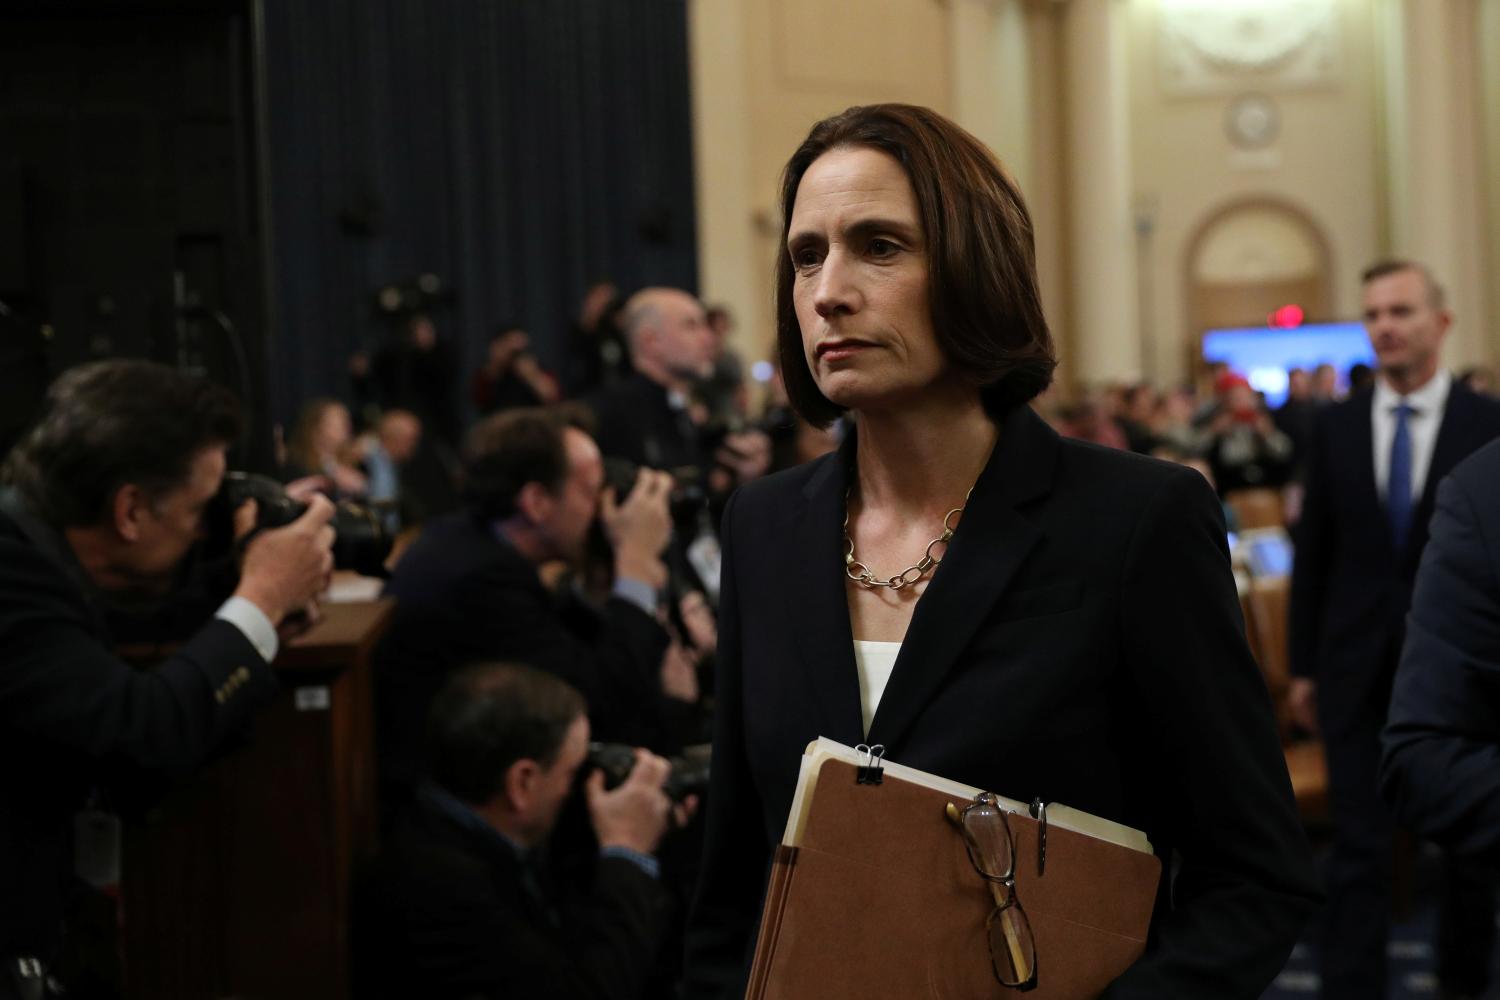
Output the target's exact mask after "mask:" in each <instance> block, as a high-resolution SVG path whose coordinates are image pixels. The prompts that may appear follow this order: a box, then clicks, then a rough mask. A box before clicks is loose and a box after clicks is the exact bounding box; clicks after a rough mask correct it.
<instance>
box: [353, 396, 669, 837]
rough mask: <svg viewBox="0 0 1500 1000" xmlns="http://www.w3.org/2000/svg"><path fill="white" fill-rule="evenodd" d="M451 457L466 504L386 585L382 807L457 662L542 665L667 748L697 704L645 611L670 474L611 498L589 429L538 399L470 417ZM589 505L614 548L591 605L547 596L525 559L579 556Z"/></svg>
mask: <svg viewBox="0 0 1500 1000" xmlns="http://www.w3.org/2000/svg"><path fill="white" fill-rule="evenodd" d="M464 469H465V484H464V493H465V498H466V501H467V509H465V510H462V511H459V512H456V513H453V514H449V515H446V516H444V517H440V518H436V519H434V520H432V521H430V522H429V523H428V524H427V525H426V526H425V527H424V528H423V531H422V535H421V537H419V538H418V539H417V540H416V541H415V542H414V543H413V544H412V546H411V547H410V548H409V549H408V550H407V551H406V553H405V554H404V555H403V556H402V558H401V560H400V561H399V562H398V563H397V564H396V566H395V569H394V571H393V573H392V575H391V578H390V581H389V582H388V584H387V587H386V593H388V594H391V595H394V596H395V597H396V598H397V599H398V603H397V607H396V613H395V618H394V620H393V621H392V624H391V628H390V630H389V631H388V632H387V633H386V635H385V637H384V639H383V640H382V641H381V644H380V647H379V649H378V650H377V653H376V661H375V662H376V685H375V697H376V710H377V727H378V728H377V749H378V751H379V754H380V776H381V785H382V788H381V806H382V808H383V809H385V810H387V818H390V816H391V815H392V814H393V813H394V811H396V810H398V809H399V808H400V806H401V804H402V803H403V802H404V801H405V800H406V799H408V798H409V797H410V795H411V792H412V790H413V788H414V787H415V785H416V783H417V781H418V780H419V778H420V777H421V764H420V755H419V753H418V747H419V745H420V736H421V732H422V726H423V720H424V718H425V716H426V712H427V707H428V706H429V705H430V704H431V703H432V699H433V697H434V696H435V695H436V693H437V691H438V689H439V688H440V687H441V686H442V684H443V682H444V681H445V680H446V679H447V677H448V675H449V674H450V673H452V672H453V671H454V670H455V669H457V668H459V667H463V666H465V665H467V664H470V663H476V662H484V661H491V660H506V661H510V662H515V663H524V664H527V665H529V666H533V667H537V668H539V669H542V670H545V671H547V672H548V673H551V674H554V675H556V676H557V677H560V678H562V679H563V680H565V681H567V682H568V683H570V684H572V685H573V686H574V687H576V688H577V689H578V690H579V691H580V692H581V693H582V694H583V696H584V698H585V699H586V700H587V702H588V705H589V721H590V723H591V724H592V726H593V728H594V731H595V732H596V733H597V734H598V735H599V738H601V739H605V740H612V741H618V742H622V743H629V744H631V745H633V746H646V747H650V748H651V749H653V750H656V751H658V752H671V751H674V750H675V749H676V748H677V744H678V743H680V742H682V741H681V740H680V739H678V738H677V736H676V733H677V732H678V725H677V723H678V721H679V720H680V719H682V718H684V717H690V716H691V713H693V712H695V711H696V709H695V708H694V707H693V706H694V703H696V702H697V700H698V688H697V677H696V674H695V673H694V670H693V667H692V665H691V663H685V662H684V658H683V657H682V656H681V655H673V646H672V643H671V637H670V636H669V634H668V632H667V630H666V629H665V628H663V626H662V625H661V623H660V621H659V620H658V615H659V612H660V610H661V609H660V602H659V597H658V594H659V592H660V590H661V588H662V587H663V586H664V585H665V583H666V577H667V573H666V567H665V566H664V565H663V563H662V561H661V553H662V551H663V549H665V548H666V546H667V543H668V541H669V539H670V537H671V531H672V525H671V520H670V517H669V515H668V510H667V496H668V493H669V491H670V489H671V480H670V478H669V477H668V476H666V475H665V474H663V473H659V472H652V471H650V470H644V471H642V472H640V473H639V474H638V476H637V478H636V482H635V484H634V487H633V488H632V489H631V490H630V492H629V494H628V495H627V496H624V497H623V498H620V499H616V495H615V493H614V491H610V490H606V489H605V476H604V464H603V460H602V458H601V457H600V455H599V449H598V447H597V446H595V444H594V442H593V440H592V439H591V438H590V437H589V436H588V435H587V434H585V433H584V432H583V431H581V430H579V429H578V428H576V427H573V426H569V425H568V424H567V422H566V420H565V419H564V418H563V417H562V416H561V415H559V414H556V413H550V412H546V411H543V410H536V409H520V410H510V411H507V412H505V413H501V414H496V415H495V416H492V417H489V418H487V419H485V420H484V421H482V422H480V423H479V424H478V425H476V426H475V427H474V428H473V430H472V431H471V432H470V434H469V437H468V441H467V443H466V446H465V455H464ZM596 521H597V522H598V523H599V525H600V526H601V527H602V529H603V531H604V534H605V535H606V536H608V538H609V541H610V543H611V547H612V549H613V558H614V563H613V590H612V592H611V594H610V595H609V597H608V598H607V599H606V600H605V602H604V603H603V605H602V606H601V607H599V608H597V609H595V608H592V607H586V606H584V605H583V604H582V602H578V601H574V602H572V603H571V604H563V603H560V601H559V598H558V595H556V594H554V593H553V592H552V591H551V590H549V589H548V588H547V586H546V585H545V584H544V583H543V581H542V578H541V576H540V573H539V569H540V567H542V566H543V565H545V564H548V563H555V562H558V561H565V562H567V563H570V564H572V565H575V566H576V565H578V564H580V563H581V562H582V560H583V558H584V556H585V553H586V549H587V542H588V538H589V533H590V531H591V529H592V528H593V527H594V526H595V522H596Z"/></svg>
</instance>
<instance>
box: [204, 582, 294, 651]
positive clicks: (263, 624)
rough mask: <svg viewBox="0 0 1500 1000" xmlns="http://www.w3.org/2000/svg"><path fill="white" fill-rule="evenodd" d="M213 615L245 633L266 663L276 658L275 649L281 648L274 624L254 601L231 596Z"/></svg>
mask: <svg viewBox="0 0 1500 1000" xmlns="http://www.w3.org/2000/svg"><path fill="white" fill-rule="evenodd" d="M214 617H215V618H219V619H222V620H223V621H226V622H228V623H229V624H231V625H233V626H234V627H235V628H237V629H239V630H240V631H241V632H243V633H245V638H246V639H249V640H250V645H252V646H254V647H255V651H256V652H257V653H259V654H260V657H261V659H263V660H265V661H266V663H268V664H269V663H270V662H271V661H272V660H274V659H276V651H277V650H278V649H280V648H281V640H280V638H279V637H278V636H277V635H276V626H275V625H272V624H271V619H269V618H267V617H266V613H265V612H264V611H262V610H261V609H260V608H258V607H256V606H255V602H254V601H251V600H248V599H247V598H244V597H231V598H230V599H229V600H227V601H225V602H224V603H223V604H222V605H220V606H219V610H218V611H217V612H216V613H215V614H214Z"/></svg>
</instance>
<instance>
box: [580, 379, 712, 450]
mask: <svg viewBox="0 0 1500 1000" xmlns="http://www.w3.org/2000/svg"><path fill="white" fill-rule="evenodd" d="M589 406H590V407H591V408H592V409H593V411H594V415H595V417H596V418H597V420H598V423H599V426H598V428H597V433H596V434H595V436H594V437H595V440H596V441H598V442H599V450H600V451H602V452H603V453H604V454H606V455H609V456H611V457H616V458H628V459H629V460H630V461H632V462H634V463H635V464H637V465H645V466H649V467H650V468H653V469H676V468H680V467H683V466H695V467H697V466H701V465H702V464H703V460H704V456H703V454H702V449H701V448H700V447H699V440H698V431H697V429H696V428H695V427H693V425H692V421H691V420H689V419H688V416H687V413H686V412H685V411H683V410H674V409H673V408H672V405H671V403H670V402H669V401H668V399H667V390H665V389H663V388H662V387H661V386H659V385H657V384H656V383H655V382H653V381H651V380H650V379H649V378H647V377H646V376H644V375H642V374H641V373H640V372H631V373H630V375H629V376H628V377H627V378H625V379H623V380H621V381H619V382H617V383H615V384H614V385H612V386H608V387H607V388H605V389H603V390H602V391H600V392H599V393H598V394H597V395H595V396H594V397H592V398H591V399H590V400H589Z"/></svg>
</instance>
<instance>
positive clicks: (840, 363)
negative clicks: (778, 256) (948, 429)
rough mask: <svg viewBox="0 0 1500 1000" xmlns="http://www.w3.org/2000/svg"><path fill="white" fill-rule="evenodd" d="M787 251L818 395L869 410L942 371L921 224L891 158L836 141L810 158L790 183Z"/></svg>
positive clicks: (916, 390) (913, 393) (918, 390)
mask: <svg viewBox="0 0 1500 1000" xmlns="http://www.w3.org/2000/svg"><path fill="white" fill-rule="evenodd" d="M787 253H788V254H789V255H790V256H791V261H792V267H793V273H794V277H793V283H792V301H793V303H794V305H795V308H796V311H797V322H798V324H799V325H800V326H801V328H802V351H803V355H804V356H805V357H806V359H807V365H808V368H809V370H811V372H812V375H813V379H814V380H815V381H816V382H817V384H818V388H819V389H820V390H821V391H822V393H823V395H824V396H826V397H828V399H829V400H831V401H832V402H834V403H836V404H838V405H839V406H843V407H847V408H849V409H852V410H863V411H866V412H870V411H875V410H881V409H886V408H890V407H894V406H897V405H901V404H909V403H910V402H911V401H913V399H915V398H918V397H920V396H922V395H923V394H924V393H926V392H929V391H932V390H933V389H935V388H937V387H939V386H940V385H941V384H942V383H943V382H944V381H945V379H946V378H947V376H948V375H949V374H950V368H949V365H948V362H947V359H945V358H944V357H943V353H942V350H941V349H940V348H939V347H938V342H937V336H936V334H935V333H934V331H933V327H932V311H931V307H930V305H929V303H928V287H927V285H928V282H927V243H926V234H924V233H923V232H922V222H921V214H920V212H919V211H918V208H917V199H916V195H915V193H914V192H913V191H912V187H911V183H910V182H909V181H908V180H907V178H906V172H905V171H904V170H903V169H902V168H901V165H900V164H899V163H897V162H896V160H895V159H893V158H892V157H890V156H888V155H886V154H885V153H882V152H880V151H878V150H874V149H869V148H866V147H843V148H839V149H834V150H830V151H829V152H827V153H824V154H823V155H822V156H820V157H818V158H817V159H816V160H814V161H813V163H812V165H811V166H810V167H808V168H807V172H806V173H805V174H803V175H802V182H801V184H799V185H798V187H797V199H796V201H795V202H794V203H793V206H792V221H791V226H790V229H789V232H788V234H787Z"/></svg>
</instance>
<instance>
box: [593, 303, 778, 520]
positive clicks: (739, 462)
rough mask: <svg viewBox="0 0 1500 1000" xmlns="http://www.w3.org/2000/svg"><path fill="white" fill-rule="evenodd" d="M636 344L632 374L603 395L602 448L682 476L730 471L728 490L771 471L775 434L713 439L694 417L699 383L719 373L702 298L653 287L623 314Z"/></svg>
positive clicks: (731, 433)
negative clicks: (692, 406) (694, 396)
mask: <svg viewBox="0 0 1500 1000" xmlns="http://www.w3.org/2000/svg"><path fill="white" fill-rule="evenodd" d="M621 323H622V325H623V327H624V330H625V335H626V339H627V341H628V343H629V347H630V362H631V368H632V371H631V374H630V375H629V376H628V377H627V378H625V379H624V380H622V381H621V382H619V383H617V384H616V385H614V386H613V387H611V388H608V389H605V390H604V391H602V392H600V393H598V394H596V395H595V396H594V397H593V398H592V399H591V400H590V405H591V406H592V408H593V411H594V413H595V415H596V417H597V426H598V435H599V438H598V440H599V448H600V450H602V451H603V452H604V454H606V455H609V456H612V457H619V458H625V459H628V460H629V461H631V462H633V463H635V464H636V465H641V466H646V467H649V468H653V469H664V470H668V471H672V472H674V473H678V474H681V472H682V470H696V474H697V476H698V477H699V479H700V482H703V483H707V482H708V481H709V474H710V473H711V472H712V471H714V470H715V469H716V468H718V469H723V470H725V471H726V472H727V473H728V474H729V480H728V482H727V483H726V484H725V485H724V487H723V488H722V489H721V490H720V491H719V492H721V493H726V494H727V493H728V492H729V490H731V489H733V488H734V486H737V485H739V484H741V483H744V482H748V481H750V480H752V479H755V478H757V477H758V476H761V475H763V474H764V473H765V471H766V469H767V468H768V467H769V466H770V460H771V447H770V441H769V439H768V438H767V437H766V436H765V434H763V433H762V432H760V431H758V430H732V429H731V430H728V431H727V433H725V434H724V435H723V436H722V438H720V439H719V440H717V442H715V441H713V440H706V439H705V436H704V434H703V432H702V428H700V427H699V426H698V425H697V424H695V423H694V422H693V419H692V416H691V415H690V412H689V403H690V401H691V393H692V388H693V385H694V384H695V383H696V382H697V381H698V380H700V379H703V378H705V377H707V376H709V375H710V374H711V373H712V371H713V359H714V351H715V341H714V335H713V332H712V331H711V330H710V329H709V326H708V314H707V311H706V310H705V309H704V308H703V305H702V303H700V302H699V301H698V300H697V298H695V297H694V296H693V295H691V294H689V293H688V292H685V291H682V290H681V289H677V288H646V289H642V290H641V291H639V292H637V293H635V294H634V295H632V296H631V297H630V299H629V301H627V302H626V303H625V307H624V309H623V310H622V311H621Z"/></svg>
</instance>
